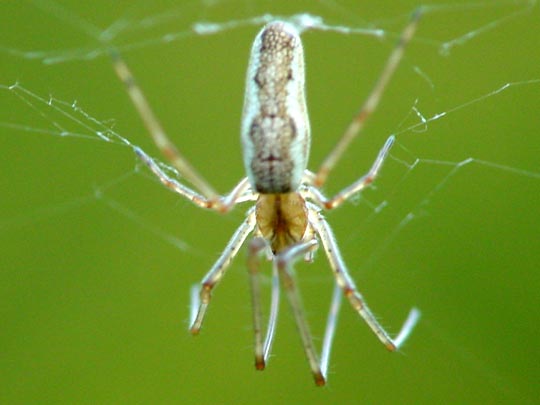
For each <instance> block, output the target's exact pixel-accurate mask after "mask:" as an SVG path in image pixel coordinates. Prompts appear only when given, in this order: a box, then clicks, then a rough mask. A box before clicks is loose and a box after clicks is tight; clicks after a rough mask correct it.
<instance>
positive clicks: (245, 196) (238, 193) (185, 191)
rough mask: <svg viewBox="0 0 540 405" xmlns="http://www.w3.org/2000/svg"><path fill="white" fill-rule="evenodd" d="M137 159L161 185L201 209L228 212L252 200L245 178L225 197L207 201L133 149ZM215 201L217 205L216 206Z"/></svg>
mask: <svg viewBox="0 0 540 405" xmlns="http://www.w3.org/2000/svg"><path fill="white" fill-rule="evenodd" d="M133 149H134V151H135V153H136V154H137V156H138V157H139V159H141V160H142V162H143V163H144V164H145V165H146V166H148V168H149V169H150V170H151V171H152V173H154V175H155V176H156V177H157V178H158V179H159V181H161V183H162V184H163V185H164V186H165V187H167V188H168V189H170V190H172V191H174V192H175V193H178V194H180V195H181V196H183V197H185V198H187V199H188V200H190V201H191V202H193V203H194V204H195V205H197V206H199V207H201V208H211V209H215V210H218V211H219V212H227V211H229V210H230V209H231V208H232V207H233V206H234V205H235V204H237V203H239V202H243V201H247V200H252V199H254V194H253V193H251V192H250V186H249V182H248V180H247V178H243V179H242V180H241V181H240V182H239V183H238V185H237V186H236V187H235V188H234V189H233V190H232V191H231V192H230V193H229V194H227V195H226V196H224V197H220V199H219V200H209V199H207V198H206V197H204V196H203V195H201V194H199V193H197V192H196V191H194V190H192V189H191V188H189V187H187V186H184V185H183V184H181V183H180V182H178V181H177V180H176V179H173V178H171V177H170V176H169V175H168V174H167V173H165V172H164V171H163V169H162V168H161V167H160V166H159V165H158V164H157V163H156V162H155V161H154V160H153V159H152V158H151V157H150V156H148V155H147V154H146V153H145V152H144V151H143V150H142V149H141V148H139V147H134V148H133ZM216 201H218V202H219V204H216Z"/></svg>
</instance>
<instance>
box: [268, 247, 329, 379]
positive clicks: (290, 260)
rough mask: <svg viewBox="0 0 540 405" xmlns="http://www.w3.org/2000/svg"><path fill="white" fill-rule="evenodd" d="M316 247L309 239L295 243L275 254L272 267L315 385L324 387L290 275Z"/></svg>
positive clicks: (321, 373)
mask: <svg viewBox="0 0 540 405" xmlns="http://www.w3.org/2000/svg"><path fill="white" fill-rule="evenodd" d="M317 245H318V242H317V240H316V239H310V240H308V241H306V242H301V243H297V244H295V245H292V246H289V247H288V248H286V249H285V250H283V251H281V252H280V253H278V254H277V256H276V257H275V259H274V266H276V267H277V269H278V272H279V277H280V280H281V284H282V285H283V288H284V289H285V291H286V293H287V298H288V300H289V304H290V306H291V309H292V311H293V314H294V318H295V321H296V326H297V327H298V331H299V333H300V337H301V338H302V344H303V346H304V352H305V354H306V357H307V359H308V362H309V367H310V368H311V372H312V373H313V377H314V379H315V384H317V385H319V386H320V385H324V384H325V383H326V375H325V373H324V372H323V370H322V369H321V366H320V363H319V358H318V356H317V353H316V351H315V346H314V344H313V337H312V335H311V331H310V329H309V325H308V323H307V321H306V316H305V315H304V310H303V309H302V302H301V299H300V293H299V291H298V289H297V287H296V282H295V280H294V277H293V275H292V266H293V264H294V262H295V261H296V260H298V259H299V258H301V257H303V256H305V255H306V253H309V252H311V251H312V250H313V249H315V248H316V247H317Z"/></svg>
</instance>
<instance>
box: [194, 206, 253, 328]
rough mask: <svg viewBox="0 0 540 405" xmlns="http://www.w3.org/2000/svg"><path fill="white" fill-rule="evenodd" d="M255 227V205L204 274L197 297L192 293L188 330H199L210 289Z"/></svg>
mask: <svg viewBox="0 0 540 405" xmlns="http://www.w3.org/2000/svg"><path fill="white" fill-rule="evenodd" d="M253 228H255V207H253V208H251V209H250V210H249V211H248V213H247V218H246V219H245V220H244V222H242V224H241V225H240V226H239V227H238V229H237V230H236V232H235V233H234V235H233V236H232V238H231V240H230V241H229V243H228V244H227V246H226V247H225V250H224V251H223V253H221V256H220V257H219V259H218V260H217V261H216V263H215V264H214V265H213V266H212V268H211V269H210V271H209V272H208V273H207V274H206V276H204V278H203V280H202V283H201V284H202V285H201V289H200V295H199V297H198V298H195V299H194V297H193V295H192V303H191V304H192V312H191V314H192V316H191V326H190V331H191V333H192V334H194V335H196V334H198V333H199V332H200V330H201V326H202V322H203V319H204V315H205V314H206V310H207V309H208V305H209V304H210V299H211V297H212V290H213V289H214V287H215V286H216V285H217V284H218V283H219V282H220V281H221V279H222V278H223V275H224V274H225V271H226V270H227V268H228V267H229V265H230V263H231V261H232V259H233V258H234V257H235V256H236V254H237V253H238V251H239V250H240V248H241V247H242V244H243V243H244V241H245V240H246V238H247V236H248V235H249V234H250V233H251V231H253ZM195 308H197V310H195Z"/></svg>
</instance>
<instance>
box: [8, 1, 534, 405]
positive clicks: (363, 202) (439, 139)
mask: <svg viewBox="0 0 540 405" xmlns="http://www.w3.org/2000/svg"><path fill="white" fill-rule="evenodd" d="M430 4H431V5H432V6H433V7H431V8H429V9H428V10H427V12H426V15H425V17H424V18H423V20H422V22H421V25H420V27H419V31H418V34H417V36H416V37H415V38H414V40H413V41H412V43H411V45H410V47H409V48H408V50H407V54H406V57H405V59H404V60H403V62H402V64H401V66H400V68H399V71H398V73H397V74H396V75H395V77H394V78H393V80H392V82H391V84H390V86H389V88H388V91H387V93H386V94H385V96H384V98H383V100H382V103H381V105H380V107H379V109H378V111H377V113H376V115H375V116H374V117H373V119H371V120H370V122H369V124H368V126H367V128H366V131H365V132H364V134H363V135H362V136H361V138H360V139H358V140H357V141H356V142H355V143H354V144H353V146H352V148H351V149H350V150H349V151H348V152H347V154H346V156H345V158H344V160H343V161H342V162H341V163H340V165H339V166H338V168H337V169H336V171H335V173H333V175H332V177H331V179H330V182H329V184H328V186H327V188H326V190H327V191H328V192H329V193H332V192H335V191H337V190H339V189H340V188H341V187H343V186H345V185H347V184H349V183H350V182H351V181H353V180H355V179H356V178H357V177H359V176H360V175H361V174H363V173H364V172H365V170H367V168H368V167H369V166H370V164H371V163H372V161H373V159H374V158H375V156H376V153H377V151H378V149H379V148H380V146H381V145H382V144H383V142H384V140H385V139H386V138H387V137H388V136H389V135H390V134H392V133H396V134H397V145H396V146H395V147H394V149H393V150H392V158H391V159H390V160H389V161H388V164H387V165H386V166H385V167H384V170H383V174H382V176H381V177H380V179H379V180H378V181H377V184H376V186H375V187H373V188H371V189H370V190H368V191H366V192H365V193H364V195H363V197H362V198H359V199H357V200H355V201H354V202H353V203H351V204H346V205H345V206H343V207H342V208H340V209H339V210H337V211H335V212H331V213H328V215H327V217H328V219H329V221H330V223H331V224H332V226H333V228H334V231H335V233H336V235H337V238H338V240H339V243H340V246H341V248H342V253H343V255H344V257H345V259H346V261H347V263H348V265H349V267H350V270H351V273H352V275H353V277H354V278H355V279H356V280H357V284H358V286H359V287H360V289H361V291H362V292H363V293H364V295H365V297H366V299H367V300H368V302H369V304H370V306H371V307H372V309H373V310H374V312H375V313H376V314H377V315H378V316H379V318H380V320H381V322H382V323H383V324H384V325H385V326H387V327H388V329H389V330H390V331H392V332H397V331H398V330H399V328H400V325H401V322H402V321H403V320H404V319H405V317H406V314H407V312H408V311H409V309H410V307H411V306H413V305H416V306H418V307H419V308H420V309H421V310H422V312H423V317H422V319H421V322H420V323H419V325H418V327H417V329H416V330H415V331H414V333H413V335H412V336H411V338H410V340H409V341H408V342H407V344H406V345H405V346H404V348H403V350H402V352H401V353H398V354H389V353H387V352H386V351H385V350H384V348H382V347H381V345H380V344H379V343H378V341H377V340H376V339H375V338H374V337H373V336H372V334H371V332H370V331H369V330H368V328H367V327H366V325H365V324H364V323H363V322H362V321H361V320H360V319H359V318H358V316H357V315H356V314H355V313H354V312H353V311H352V310H351V309H350V308H349V307H348V306H347V305H344V306H343V308H342V311H341V317H340V323H339V326H338V331H337V334H336V338H335V342H334V351H333V354H332V360H331V367H330V376H329V384H328V385H327V387H325V388H322V389H321V388H316V387H315V386H314V385H313V382H312V378H311V375H310V373H309V368H308V366H307V363H306V360H305V359H304V354H303V351H302V349H301V345H300V340H299V336H298V334H297V332H296V329H295V325H294V321H293V319H292V316H291V314H290V312H289V310H288V307H287V303H286V302H285V301H284V300H283V302H282V310H281V315H280V320H279V325H278V330H277V336H276V342H275V345H274V350H273V354H274V355H273V357H272V358H271V361H270V363H269V366H268V369H267V370H266V371H264V372H256V371H255V370H254V367H253V357H252V331H251V308H250V305H249V290H248V280H247V274H246V271H245V266H244V262H245V253H244V252H241V253H240V254H239V256H238V258H237V260H235V262H234V263H233V265H232V266H231V268H230V270H229V272H228V274H227V276H226V278H225V279H224V281H223V282H222V284H221V285H220V286H219V287H218V288H217V289H216V290H215V294H214V299H213V301H212V306H211V308H210V310H209V313H208V316H207V319H206V323H205V325H204V329H203V331H202V333H201V335H200V336H198V337H197V338H193V337H192V336H190V335H189V334H188V332H187V321H188V313H189V289H190V287H191V285H193V284H194V283H197V282H198V281H199V280H200V279H201V278H202V277H203V275H204V274H205V272H206V271H207V270H208V269H209V268H210V266H211V265H212V263H213V261H214V260H215V259H216V258H217V256H218V254H219V252H220V251H221V249H222V248H223V247H224V246H225V244H226V242H227V240H228V239H229V237H230V235H231V234H232V232H233V231H234V230H235V228H236V227H237V226H238V224H239V223H240V222H241V221H242V219H243V215H244V214H243V213H244V209H243V207H238V208H237V209H236V210H235V211H234V212H233V213H231V214H229V215H227V216H220V215H218V214H215V213H212V212H204V211H202V210H200V209H198V208H196V207H193V206H192V205H190V204H189V203H188V202H186V201H184V200H182V199H180V198H178V197H177V196H175V195H174V194H172V193H170V192H168V191H167V190H165V189H164V188H162V187H161V186H160V185H159V184H158V183H157V182H156V181H155V180H154V179H153V178H152V177H151V176H150V175H148V173H147V172H146V170H145V169H144V168H142V167H140V165H139V164H138V162H137V161H136V159H135V157H134V156H133V153H132V152H131V151H130V149H129V148H127V147H123V146H120V145H118V144H114V143H107V142H104V141H99V140H97V137H96V136H95V133H94V132H93V131H95V130H96V128H98V124H96V123H92V122H91V121H90V120H89V119H88V118H85V117H84V116H82V115H81V114H79V113H78V112H77V111H75V110H74V109H70V108H67V109H66V111H67V114H68V115H67V116H62V115H61V114H59V113H58V112H56V111H54V110H53V109H50V108H48V107H47V106H46V105H43V104H41V103H40V102H39V101H36V100H34V101H32V102H31V103H32V105H33V107H32V106H29V105H28V104H26V103H25V102H23V101H21V99H20V98H19V97H17V95H16V94H15V93H14V92H12V91H10V90H8V89H7V88H6V86H9V85H12V84H13V83H15V82H17V81H18V82H19V83H20V85H21V86H22V87H24V88H25V89H28V90H29V91H30V92H32V94H36V95H38V96H39V97H42V98H43V99H44V100H48V99H49V96H50V95H52V96H53V97H54V98H55V99H59V100H63V101H66V102H68V103H72V102H73V101H75V100H76V102H77V105H78V106H79V107H80V108H81V109H82V110H83V111H84V112H85V113H87V114H88V115H89V116H90V117H93V118H95V119H97V120H98V121H99V122H101V123H105V124H106V125H107V126H109V127H112V128H113V129H114V130H115V131H116V132H118V133H119V134H121V135H122V136H123V137H125V138H126V139H128V140H129V141H130V142H132V143H134V144H137V145H140V146H141V147H143V148H144V149H145V150H146V151H148V152H149V153H150V154H152V155H154V156H158V152H157V150H156V149H155V147H154V146H153V145H152V142H151V141H150V140H149V138H148V137H147V135H146V133H145V130H144V128H143V126H142V124H141V122H140V120H139V117H138V116H137V114H136V113H135V111H134V109H133V108H132V106H131V104H130V102H129V100H128V98H127V96H126V94H125V92H124V91H123V89H122V86H121V85H120V84H119V83H118V81H117V79H116V77H115V75H114V73H113V70H112V68H111V65H110V61H109V60H108V58H107V57H106V56H100V57H97V58H94V59H85V60H75V61H67V60H65V59H66V55H67V53H68V51H69V50H76V51H80V50H81V49H90V50H91V49H98V48H100V43H99V42H98V41H97V40H96V38H92V37H91V36H89V35H87V34H85V33H84V30H87V31H89V30H90V28H87V25H86V24H92V25H93V26H94V27H99V29H98V30H97V31H98V32H99V30H103V29H104V28H106V27H108V26H110V25H111V24H113V23H114V24H116V25H115V26H116V27H121V28H122V27H123V29H125V31H122V32H121V33H120V34H119V35H118V36H117V37H116V38H114V39H113V44H115V45H119V46H121V47H124V48H125V49H124V51H123V53H124V57H125V59H126V60H127V62H128V63H129V65H130V66H131V68H132V70H133V71H134V73H135V75H136V77H137V79H138V81H139V83H140V84H141V86H142V87H143V89H144V91H145V93H146V95H147V96H148V98H149V100H150V102H151V104H152V105H153V107H154V109H155V111H156V112H157V114H158V116H159V117H160V119H161V120H162V123H163V125H164V126H165V128H166V129H167V131H168V132H169V134H170V135H171V137H172V138H173V139H174V141H175V142H176V143H177V145H178V146H179V147H180V148H181V150H182V151H183V152H184V153H185V155H187V156H188V157H189V159H190V161H191V162H192V163H194V164H195V165H196V166H197V167H198V168H199V169H200V171H201V172H202V173H203V175H205V176H206V177H207V178H208V179H210V180H211V182H212V184H214V185H215V187H216V188H217V189H218V190H220V191H222V192H225V191H226V190H228V189H230V188H231V187H232V186H233V185H234V184H235V183H236V181H237V180H238V179H239V178H241V176H242V175H243V168H242V163H241V152H240V148H239V135H238V133H239V121H240V112H241V105H242V97H243V86H244V74H245V68H246V64H247V55H248V51H249V48H250V46H251V41H252V40H253V38H254V36H255V35H256V32H257V31H258V29H259V26H255V25H243V26H239V27H234V28H232V29H230V30H223V31H222V32H219V33H217V34H216V35H209V36H197V35H194V34H192V33H190V27H191V26H192V24H194V23H195V22H200V21H213V22H227V21H232V20H242V19H244V18H251V17H254V16H259V15H262V14H264V13H272V14H274V15H291V14H295V13H299V12H310V13H312V14H315V15H320V16H322V17H324V18H325V20H326V21H327V22H328V23H329V24H336V25H341V26H344V27H364V28H365V27H378V28H382V29H383V30H385V32H386V33H387V35H388V37H387V38H386V39H383V40H380V39H375V38H373V37H370V36H362V35H352V34H350V35H346V34H345V35H344V34H337V33H332V32H320V31H314V32H308V33H305V34H304V35H303V38H304V44H305V52H306V59H307V93H308V97H309V100H308V104H309V111H310V116H311V123H312V131H313V145H312V155H311V164H310V168H312V169H313V170H315V169H316V167H317V164H319V163H320V162H321V161H322V159H323V157H324V156H325V154H326V153H327V152H328V151H329V149H330V148H331V146H332V145H333V144H334V142H335V141H336V139H337V137H338V136H339V135H340V134H341V132H342V131H343V129H344V128H345V126H346V125H347V124H348V122H349V120H350V118H351V117H352V115H353V113H354V112H355V111H356V110H357V108H358V106H359V105H360V103H361V101H362V100H363V99H364V97H365V96H366V95H367V93H368V92H369V90H370V89H371V86H372V85H373V84H374V82H375V80H376V79H377V77H378V75H379V73H380V71H381V68H382V65H383V64H384V62H385V60H386V57H387V56H388V54H389V52H390V51H391V49H392V47H393V44H394V42H395V39H396V36H397V35H398V34H399V32H400V31H401V29H402V27H404V26H405V24H406V23H407V20H408V16H409V15H410V13H411V12H412V11H413V10H414V8H415V7H416V6H417V5H418V3H416V2H413V1H401V2H399V4H396V2H391V1H378V2H369V4H368V2H361V3H358V2H355V1H341V0H340V1H318V2H312V1H299V2H294V4H291V2H288V1H272V2H264V1H261V2H253V1H229V0H226V1H225V0H224V1H211V2H207V1H174V2H173V1H152V2H136V3H133V2H131V1H130V2H127V1H126V2H122V1H117V2H114V3H113V4H111V3H110V2H107V1H102V0H96V1H93V2H79V1H57V2H52V1H48V0H44V1H29V2H19V1H6V2H3V3H2V4H1V5H0V27H1V28H0V30H1V32H2V35H1V37H2V40H1V43H2V56H1V57H2V64H1V67H0V69H1V70H0V78H1V83H0V85H2V86H3V87H2V88H1V89H0V100H1V101H0V103H1V108H0V111H1V114H2V115H1V118H0V123H1V124H2V130H1V135H0V149H1V153H2V159H1V160H0V185H1V186H0V193H1V197H0V237H1V241H0V244H1V249H2V254H1V255H0V299H1V305H0V308H1V310H0V317H1V325H2V326H1V333H0V348H1V349H0V352H1V355H0V381H1V383H0V386H1V388H0V401H1V402H3V403H29V402H42V403H51V402H54V403H61V402H69V403H74V402H77V403H85V402H86V403H90V402H92V403H96V402H98V403H99V402H101V403H103V402H106V403H123V402H129V403H133V402H140V403H186V404H187V403H241V402H248V401H249V402H258V403H311V404H313V403H326V402H338V401H339V402H343V403H345V402H348V403H351V402H364V403H397V402H399V403H416V404H418V403H444V402H446V403H506V402H514V403H534V402H537V400H538V397H539V395H540V389H539V386H538V381H539V379H540V370H539V364H540V349H538V345H537V344H536V337H537V336H538V334H539V332H540V316H539V315H540V310H539V299H538V297H539V295H538V291H539V290H540V275H539V272H538V262H539V257H540V242H539V241H540V235H539V231H538V229H539V217H540V215H539V209H538V206H539V202H540V165H539V157H538V156H539V152H540V136H539V134H540V120H539V118H538V111H539V109H540V97H539V94H540V83H539V82H538V81H539V80H540V69H539V66H540V65H539V63H538V62H539V61H540V53H539V52H540V51H539V47H538V43H539V42H538V41H539V39H540V37H539V31H538V21H539V17H540V12H539V7H538V6H537V5H535V4H534V3H533V2H529V3H526V2H521V3H518V2H510V1H509V2H504V1H501V2H493V3H492V4H487V5H486V4H483V6H482V5H481V3H475V2H467V1H464V2H463V1H459V2H458V1H456V2H451V1H449V2H445V3H441V4H437V2H433V3H430ZM527 4H529V6H528V5H527ZM148 17H151V18H150V19H148ZM145 18H146V19H145ZM123 23H125V25H122V24H123ZM170 32H180V33H183V34H182V35H180V36H179V37H177V38H176V39H175V40H174V41H172V42H166V41H163V40H159V38H160V37H162V36H163V35H165V34H167V33H170ZM467 34H470V35H467ZM460 38H461V39H462V41H461V42H460V41H459V40H456V39H460ZM453 40H456V41H455V42H452V44H455V46H454V47H452V48H450V52H449V53H447V54H444V53H443V52H441V45H442V44H443V43H445V42H447V41H453ZM134 44H141V45H142V46H140V47H139V46H136V47H130V46H131V45H134ZM126 47H127V48H126ZM32 51H48V52H53V51H54V52H56V51H59V55H60V56H61V58H60V62H61V63H56V64H46V63H43V58H42V57H40V55H39V54H35V53H30V52H32ZM528 80H531V82H526V81H528ZM514 82H516V83H520V84H515V85H511V86H510V87H509V88H507V89H506V90H504V91H501V92H498V93H496V94H492V95H490V96H487V97H484V96H485V95H489V94H490V93H495V92H496V91H497V90H498V89H500V88H501V87H502V86H503V85H505V84H506V83H514ZM415 108H416V110H417V111H418V113H419V114H422V116H424V117H425V118H429V117H431V116H433V115H435V114H438V113H442V112H447V115H446V116H444V117H442V118H440V119H438V120H433V121H431V122H428V123H427V125H418V126H416V127H415V128H414V129H409V128H410V127H411V126H413V125H415V124H417V123H418V122H419V121H420V118H419V117H420V115H419V114H418V115H417V114H416V113H415ZM74 117H77V119H79V121H78V122H74V121H72V120H71V118H74ZM14 124H16V125H14ZM55 125H56V126H55ZM40 129H41V130H43V129H44V130H49V131H50V132H51V133H50V134H47V133H43V132H40V131H39V130H40ZM61 129H65V130H67V131H69V132H70V134H68V135H67V136H59V133H60V132H61ZM79 135H82V136H88V138H90V139H85V138H84V137H81V136H79ZM468 158H473V160H472V161H470V162H469V163H466V162H467V161H466V159H468ZM459 162H464V163H463V164H459ZM377 207H379V208H381V207H382V209H377ZM317 259H318V260H316V262H315V263H314V264H312V265H298V266H297V276H298V279H299V283H300V287H301V291H302V296H303V300H304V304H305V308H306V312H307V313H308V316H309V319H310V322H311V324H312V329H313V330H314V333H315V334H316V336H317V337H318V338H320V337H321V336H322V333H323V327H324V321H325V318H326V312H327V308H328V304H329V300H330V295H331V291H332V277H331V274H330V271H329V268H328V265H327V263H326V261H325V258H324V257H323V255H322V254H319V255H318V258H317Z"/></svg>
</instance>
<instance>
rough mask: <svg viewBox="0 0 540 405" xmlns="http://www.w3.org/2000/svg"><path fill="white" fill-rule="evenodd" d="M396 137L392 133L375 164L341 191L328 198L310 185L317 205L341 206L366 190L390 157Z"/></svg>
mask: <svg viewBox="0 0 540 405" xmlns="http://www.w3.org/2000/svg"><path fill="white" fill-rule="evenodd" d="M394 141H395V137H394V136H393V135H392V136H390V137H389V138H388V139H387V140H386V142H385V143H384V145H383V147H382V148H381V150H380V151H379V154H378V155H377V159H375V162H373V165H372V166H371V169H369V171H368V172H367V173H366V174H365V175H363V176H362V177H360V178H359V179H358V180H357V181H355V182H354V183H352V184H351V185H350V186H348V187H346V188H344V189H343V190H341V191H340V192H339V193H337V194H336V195H335V196H333V197H332V198H326V197H325V196H324V195H323V194H322V193H321V191H319V189H318V188H316V187H313V186H310V187H308V195H309V198H310V199H311V200H313V201H314V202H315V203H317V205H319V206H320V207H323V208H326V209H333V208H336V207H339V206H340V205H341V204H342V203H343V202H344V201H346V200H347V199H349V198H350V197H351V196H353V195H354V194H356V193H359V192H361V191H362V190H364V189H365V188H366V187H367V186H369V185H370V184H371V183H373V181H374V180H375V178H376V177H377V175H378V174H379V171H380V169H381V167H382V165H383V163H384V161H385V160H386V158H387V157H388V152H389V151H390V148H391V147H392V145H393V144H394Z"/></svg>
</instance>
